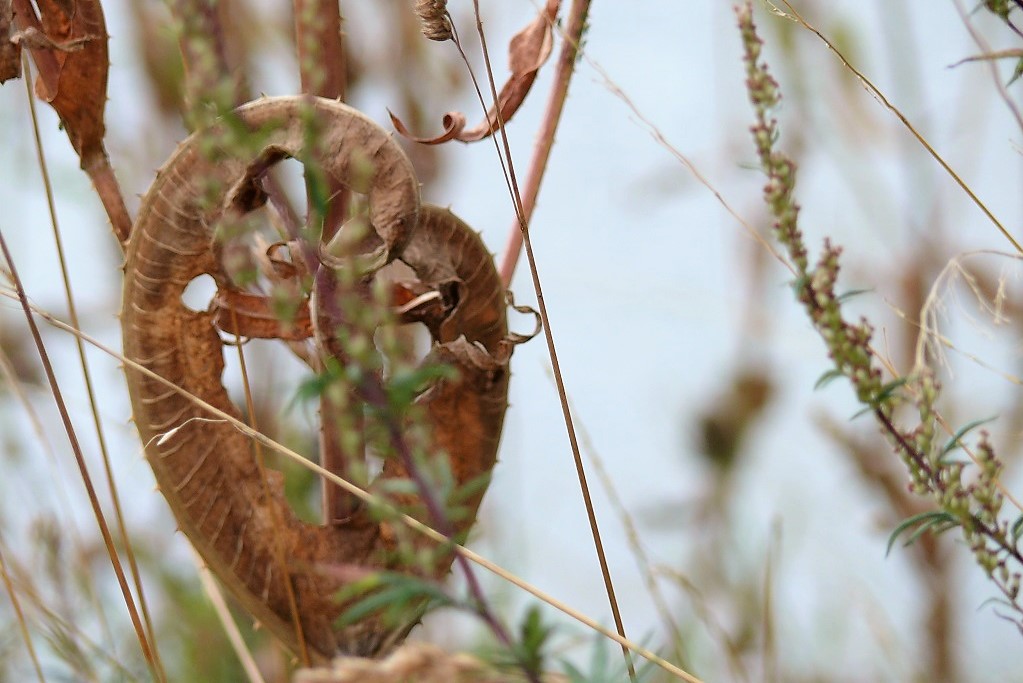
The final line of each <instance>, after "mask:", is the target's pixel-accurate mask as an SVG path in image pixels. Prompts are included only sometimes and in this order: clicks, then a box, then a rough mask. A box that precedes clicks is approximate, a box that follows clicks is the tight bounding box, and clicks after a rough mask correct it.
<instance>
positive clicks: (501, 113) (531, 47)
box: [388, 0, 561, 145]
mask: <svg viewBox="0 0 1023 683" xmlns="http://www.w3.org/2000/svg"><path fill="white" fill-rule="evenodd" d="M560 6H561V0H547V6H546V7H544V9H543V10H542V11H541V12H540V14H538V15H537V17H536V18H535V19H534V20H533V21H531V22H530V23H529V25H527V26H526V27H525V28H524V29H522V30H521V31H519V32H518V33H516V34H515V36H514V37H513V38H512V39H511V42H510V43H509V44H508V63H509V66H510V68H511V76H510V77H509V78H508V81H507V82H506V83H505V84H504V86H503V87H502V88H501V92H500V93H499V94H498V96H497V103H496V105H495V106H493V107H491V108H490V110H489V111H488V112H487V117H486V119H484V120H483V121H482V122H481V123H480V124H479V125H477V126H475V127H473V128H469V129H468V130H466V128H465V123H466V118H465V114H462V113H460V112H448V113H447V114H445V115H444V119H443V125H444V132H443V133H441V134H440V135H438V136H436V137H432V138H431V137H417V136H415V135H412V134H411V133H410V132H409V130H408V127H407V126H405V124H404V123H402V121H401V119H399V118H398V117H397V116H395V115H394V114H393V113H391V112H388V113H389V114H390V115H391V122H392V123H393V124H394V128H395V130H397V131H398V133H399V134H400V135H402V136H403V137H406V138H408V139H410V140H413V141H415V142H419V143H422V144H425V145H438V144H440V143H442V142H448V141H449V140H459V141H461V142H475V141H477V140H483V139H484V138H487V137H489V136H490V135H492V134H494V133H496V132H497V131H498V130H500V128H501V125H502V124H505V123H507V122H508V121H509V120H510V119H511V118H512V116H514V115H515V112H516V111H518V109H519V106H521V105H522V102H523V101H524V100H525V99H526V95H528V94H529V89H530V88H532V87H533V81H535V80H536V74H537V72H538V71H539V70H540V67H541V66H543V64H544V62H546V61H547V58H548V57H550V54H551V49H552V48H553V45H554V36H553V30H552V27H553V25H554V22H555V20H556V19H557V16H558V9H559V8H560Z"/></svg>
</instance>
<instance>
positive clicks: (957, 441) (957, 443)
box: [941, 416, 997, 456]
mask: <svg viewBox="0 0 1023 683" xmlns="http://www.w3.org/2000/svg"><path fill="white" fill-rule="evenodd" d="M995 417H997V416H995ZM995 417H986V418H984V419H983V420H974V421H973V422H969V423H967V424H965V425H963V426H962V427H960V428H959V429H958V430H956V433H955V434H953V435H952V438H951V439H949V440H948V442H947V443H945V447H944V448H942V449H941V455H942V456H945V455H947V454H949V453H951V452H952V451H954V450H955V449H957V448H959V447H961V446H962V445H963V444H962V438H963V437H964V436H966V434H967V432H970V431H972V430H974V429H976V428H977V427H979V426H981V425H982V424H987V423H988V422H992V421H994V420H995Z"/></svg>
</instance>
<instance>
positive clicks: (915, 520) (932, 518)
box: [884, 510, 956, 557]
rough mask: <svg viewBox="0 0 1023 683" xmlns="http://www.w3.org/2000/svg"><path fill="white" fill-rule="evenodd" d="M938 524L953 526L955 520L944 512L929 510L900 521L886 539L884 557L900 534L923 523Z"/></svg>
mask: <svg viewBox="0 0 1023 683" xmlns="http://www.w3.org/2000/svg"><path fill="white" fill-rule="evenodd" d="M939 522H947V523H952V524H955V523H956V520H955V518H954V517H952V515H950V514H948V513H947V512H945V511H944V510H931V511H930V512H921V513H920V514H918V515H913V516H912V517H908V518H906V519H904V520H902V522H900V523H899V525H898V526H897V527H895V530H894V531H892V534H891V536H889V537H888V547H887V548H885V551H884V555H885V557H888V555H889V553H891V551H892V546H894V545H895V540H896V539H897V538H898V537H899V536H901V535H902V533H903V532H904V531H906V530H907V529H911V528H912V527H914V526H916V525H917V524H924V523H928V524H935V523H939Z"/></svg>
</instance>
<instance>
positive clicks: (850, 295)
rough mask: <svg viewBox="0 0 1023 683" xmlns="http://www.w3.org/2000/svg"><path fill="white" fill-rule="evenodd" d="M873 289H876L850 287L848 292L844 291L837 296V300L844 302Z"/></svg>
mask: <svg viewBox="0 0 1023 683" xmlns="http://www.w3.org/2000/svg"><path fill="white" fill-rule="evenodd" d="M873 291H874V288H873V287H867V288H865V289H850V290H849V291H848V292H843V293H841V294H839V295H838V296H837V297H835V301H837V302H838V303H840V304H844V303H845V302H846V301H849V300H850V299H854V298H856V297H858V296H859V295H860V294H866V293H867V292H873Z"/></svg>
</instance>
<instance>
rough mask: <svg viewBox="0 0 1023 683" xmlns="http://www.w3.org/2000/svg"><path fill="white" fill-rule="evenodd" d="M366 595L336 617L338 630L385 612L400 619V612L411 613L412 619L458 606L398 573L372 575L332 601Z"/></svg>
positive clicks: (431, 585) (427, 585) (434, 589)
mask: <svg viewBox="0 0 1023 683" xmlns="http://www.w3.org/2000/svg"><path fill="white" fill-rule="evenodd" d="M366 593H368V595H366V596H365V597H363V598H362V599H361V600H357V601H356V602H355V603H354V604H353V605H352V606H351V607H349V608H348V609H346V610H345V611H344V613H343V614H342V615H341V616H340V617H338V619H337V620H336V621H335V624H336V625H337V626H339V627H344V626H350V625H352V624H355V623H358V622H360V621H362V620H363V619H366V618H368V617H370V616H372V615H375V614H379V613H382V612H385V611H386V612H387V613H388V614H390V615H392V616H393V617H394V618H398V617H400V615H401V614H402V613H403V612H411V613H412V614H410V617H411V616H413V615H418V614H421V613H422V612H425V611H426V610H430V609H435V608H437V607H449V606H454V605H456V604H457V603H456V602H455V600H454V599H452V598H451V596H449V595H448V594H447V593H445V592H444V590H443V589H442V588H441V587H440V586H438V585H437V584H435V583H432V582H430V581H426V580H423V579H419V578H416V577H414V576H407V575H405V574H400V573H397V572H378V573H376V574H373V575H372V576H370V577H368V578H366V579H363V580H361V581H356V582H355V583H354V584H352V585H351V586H346V587H345V588H343V589H342V590H341V591H339V592H338V593H337V595H336V596H335V597H336V598H337V599H338V600H339V601H345V600H348V599H350V598H352V597H354V596H355V595H359V594H366Z"/></svg>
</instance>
